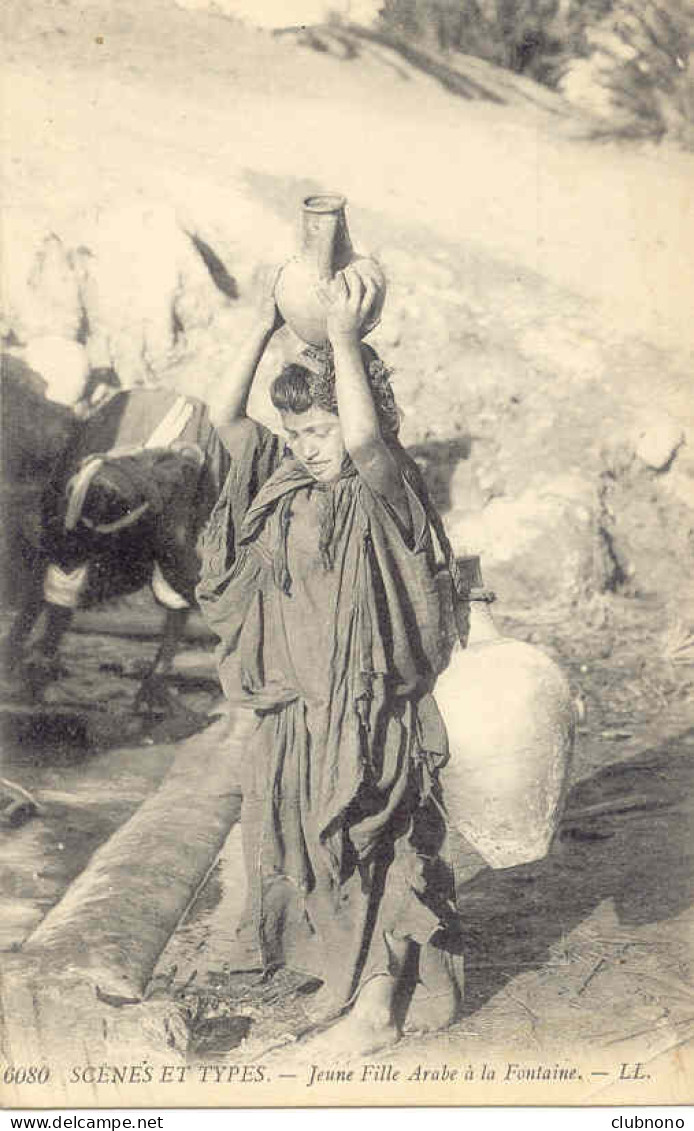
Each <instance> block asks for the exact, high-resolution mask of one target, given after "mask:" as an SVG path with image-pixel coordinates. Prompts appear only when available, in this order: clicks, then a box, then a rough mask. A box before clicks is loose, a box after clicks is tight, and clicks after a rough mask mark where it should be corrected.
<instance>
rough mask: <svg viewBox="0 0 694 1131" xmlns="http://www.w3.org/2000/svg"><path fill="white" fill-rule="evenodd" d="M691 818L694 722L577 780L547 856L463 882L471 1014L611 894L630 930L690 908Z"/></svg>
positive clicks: (693, 877)
mask: <svg viewBox="0 0 694 1131" xmlns="http://www.w3.org/2000/svg"><path fill="white" fill-rule="evenodd" d="M693 817H694V731H692V730H690V731H686V732H684V733H683V734H681V735H679V736H677V737H676V738H674V739H671V740H669V741H668V742H667V743H666V744H664V745H663V746H662V747H657V748H654V749H652V750H649V751H647V752H645V753H643V754H641V755H639V756H638V757H635V758H633V759H632V760H630V761H626V762H622V763H618V764H614V765H611V766H608V767H606V768H605V769H603V770H601V771H600V772H599V773H597V774H595V775H594V776H593V777H591V778H589V779H586V780H585V781H582V782H580V783H579V784H578V785H576V786H575V787H574V788H573V789H572V790H571V793H570V794H569V797H568V801H567V806H566V811H565V816H564V819H563V821H562V823H561V826H560V829H559V832H558V835H557V837H556V840H555V844H554V846H553V848H552V850H551V852H550V853H549V855H548V856H547V857H546V858H545V859H544V860H542V861H540V862H538V863H536V864H532V865H526V866H523V867H519V868H513V869H508V870H506V871H493V870H492V869H488V868H486V869H485V870H484V871H482V872H479V873H478V874H477V875H476V876H475V877H474V879H472V880H471V881H470V882H469V883H467V884H465V885H463V886H462V887H461V888H460V889H459V893H458V905H459V909H460V912H461V917H462V923H463V926H462V932H461V935H460V937H459V940H458V945H456V947H455V949H456V950H458V949H459V950H460V953H464V955H465V962H466V992H465V1013H466V1014H467V1015H469V1014H471V1013H474V1012H475V1011H476V1010H478V1009H479V1008H480V1007H481V1006H482V1005H484V1003H485V1002H487V1001H488V1000H489V999H490V998H492V997H494V995H495V994H497V993H498V992H499V991H500V990H501V989H502V988H503V987H504V986H505V985H506V984H507V983H508V982H510V981H512V980H513V979H514V978H515V977H517V976H518V975H519V974H521V973H523V972H524V971H527V970H528V969H538V968H539V967H541V966H543V965H544V964H545V963H546V962H547V961H548V958H549V957H550V952H551V951H552V950H553V949H554V948H556V947H557V946H558V945H559V944H560V943H561V940H562V939H563V938H565V937H566V936H568V935H569V934H570V932H571V931H572V930H573V928H575V927H577V926H578V925H579V924H580V923H582V922H584V921H585V920H586V919H587V918H588V917H589V916H590V915H591V913H592V912H593V911H594V910H595V909H596V908H597V907H598V906H599V905H600V904H601V903H603V902H604V901H606V900H612V901H613V904H614V909H615V913H616V916H617V920H618V923H619V925H620V927H623V928H625V929H626V930H628V929H630V928H631V929H635V928H638V927H641V926H644V925H647V924H651V923H657V922H662V921H666V920H670V919H673V918H675V917H676V916H678V915H679V914H681V913H682V912H683V911H685V910H686V909H687V908H688V907H689V906H690V905H691V904H692V902H694V868H693V867H692V845H694V838H693V837H692V831H693Z"/></svg>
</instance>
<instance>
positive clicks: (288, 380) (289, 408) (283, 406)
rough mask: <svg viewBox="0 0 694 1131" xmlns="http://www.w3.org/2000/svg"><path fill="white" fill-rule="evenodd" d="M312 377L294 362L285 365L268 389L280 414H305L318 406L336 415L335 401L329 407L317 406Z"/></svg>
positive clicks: (306, 370)
mask: <svg viewBox="0 0 694 1131" xmlns="http://www.w3.org/2000/svg"><path fill="white" fill-rule="evenodd" d="M312 377H313V374H312V373H311V372H310V371H309V370H308V369H306V368H305V367H304V366H303V365H298V364H297V363H296V362H293V363H292V364H291V365H285V367H284V369H283V370H282V372H281V373H280V375H279V377H276V378H275V380H274V381H273V382H272V385H271V387H270V399H271V401H272V403H273V405H274V406H275V408H276V409H279V411H280V412H307V411H308V409H309V408H311V407H312V406H313V405H318V407H319V408H325V409H327V411H328V412H334V413H335V414H337V401H336V400H334V401H331V403H330V404H329V405H324V404H319V402H318V398H317V396H316V395H315V393H314V392H313V391H312V389H311V378H312Z"/></svg>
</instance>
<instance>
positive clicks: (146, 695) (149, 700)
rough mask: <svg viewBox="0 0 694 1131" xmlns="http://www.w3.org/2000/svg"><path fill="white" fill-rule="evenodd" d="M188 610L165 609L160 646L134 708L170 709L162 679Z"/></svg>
mask: <svg viewBox="0 0 694 1131" xmlns="http://www.w3.org/2000/svg"><path fill="white" fill-rule="evenodd" d="M189 613H190V610H189V609H187V608H186V609H167V610H166V619H165V621H164V630H163V636H162V641H161V644H160V645H159V648H158V649H157V654H156V656H155V657H154V660H153V661H152V663H151V665H150V667H149V668H148V670H147V671H146V672H145V675H144V678H143V680H142V683H141V684H140V688H139V691H138V693H137V696H136V698H135V708H136V709H138V708H140V707H142V706H143V705H146V706H148V707H149V708H150V709H152V708H154V707H156V706H164V707H170V706H171V703H170V701H169V698H168V695H167V694H166V690H165V688H164V686H163V677H164V676H166V675H169V673H170V672H171V669H172V668H173V662H174V659H175V657H176V652H177V651H178V645H179V644H180V642H181V637H182V636H183V632H184V629H185V626H186V621H187V620H188V616H189Z"/></svg>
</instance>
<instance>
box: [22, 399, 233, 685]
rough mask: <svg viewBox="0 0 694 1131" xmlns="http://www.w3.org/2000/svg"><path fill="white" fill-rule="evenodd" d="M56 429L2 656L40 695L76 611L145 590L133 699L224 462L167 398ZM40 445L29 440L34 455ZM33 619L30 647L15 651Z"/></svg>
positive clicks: (171, 627) (167, 649) (190, 570)
mask: <svg viewBox="0 0 694 1131" xmlns="http://www.w3.org/2000/svg"><path fill="white" fill-rule="evenodd" d="M57 407H59V406H57ZM61 423H62V425H63V427H64V428H65V429H66V430H67V435H65V437H64V439H65V442H64V446H63V449H62V451H61V452H60V455H59V457H58V458H57V460H55V462H54V465H53V468H52V470H51V472H50V474H49V475H48V478H47V482H46V485H45V488H44V490H43V495H42V499H41V505H40V523H39V524H38V532H37V536H36V537H35V539H34V542H35V544H34V546H33V559H34V560H33V563H32V570H31V577H30V580H29V583H28V585H27V586H26V587H25V592H24V594H23V599H22V603H21V608H20V610H19V613H18V615H17V616H16V618H15V620H14V623H13V625H12V628H11V631H10V635H9V639H8V642H7V654H8V656H9V657H11V658H12V660H13V662H14V663H15V664H17V663H19V664H21V666H22V668H23V670H24V673H25V675H26V676H27V678H28V679H29V681H30V682H31V683H33V685H34V686H35V687H40V686H42V685H43V684H45V683H46V682H48V681H49V680H50V679H51V678H53V677H54V676H55V674H56V673H57V670H58V663H57V657H58V650H59V647H60V643H61V640H62V637H63V635H64V633H65V632H66V630H67V629H68V627H69V625H70V622H71V620H72V617H73V614H74V611H75V609H76V608H78V607H88V606H91V605H95V604H98V603H100V602H102V601H103V600H106V599H108V598H113V597H120V596H123V595H125V594H127V593H132V592H134V591H136V590H138V589H140V588H142V587H143V586H144V585H146V584H147V583H149V584H151V585H152V590H153V592H154V596H155V597H156V599H157V601H158V602H159V603H160V604H162V605H163V606H164V608H165V609H166V611H167V616H166V621H165V627H164V633H163V639H162V642H161V646H160V648H159V650H158V652H157V655H156V657H155V660H154V662H153V664H152V665H151V667H150V668H149V670H148V671H147V673H146V675H145V678H144V681H143V684H142V687H141V689H140V692H139V695H138V701H141V700H142V699H143V697H144V698H148V697H150V698H151V696H152V695H154V694H156V690H157V685H156V684H155V682H154V676H155V674H156V675H157V676H161V675H163V674H165V672H166V671H167V670H168V669H170V667H171V665H172V662H173V658H174V655H175V652H176V648H177V645H178V643H179V641H180V638H181V634H182V632H183V629H184V627H185V623H186V619H187V617H188V614H189V611H190V608H191V606H192V604H193V601H194V590H195V584H196V581H197V577H198V554H197V542H198V539H199V537H200V535H201V533H202V530H203V527H204V526H205V524H206V521H207V518H208V516H209V514H210V511H211V509H212V506H213V505H214V502H215V500H216V498H217V495H218V494H219V491H220V488H221V485H222V483H223V481H224V478H225V476H226V473H227V471H228V467H229V455H228V452H227V450H226V448H225V446H224V444H223V443H222V441H221V439H220V436H219V435H218V433H217V431H216V429H215V428H214V427H213V425H212V423H211V421H210V419H209V414H208V410H207V408H206V406H205V405H204V404H203V403H202V402H201V401H199V400H197V399H196V398H193V397H184V396H179V395H178V394H177V393H176V392H174V391H172V390H168V389H131V390H122V391H119V392H117V393H116V394H115V395H114V396H113V397H112V398H111V399H110V400H109V401H108V402H107V403H106V404H105V405H103V406H102V407H101V408H99V409H97V410H96V411H95V412H94V413H93V414H92V415H91V416H89V417H88V418H87V419H85V420H76V421H75V420H73V421H70V422H69V425H68V422H67V421H64V422H61ZM15 446H16V445H15ZM41 446H42V439H41V437H40V436H37V435H36V434H35V435H34V443H33V448H34V451H35V452H36V451H37V449H41ZM35 458H37V459H38V458H41V457H40V456H39V455H38V454H37V456H36V457H35ZM42 614H43V618H42V619H43V625H42V631H41V633H40V636H39V639H38V640H37V641H36V642H35V643H31V645H30V647H28V648H27V645H28V644H29V642H30V637H31V635H32V633H33V630H34V628H35V626H36V624H37V622H38V621H39V618H40V617H41V615H42Z"/></svg>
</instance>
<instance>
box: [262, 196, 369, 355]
mask: <svg viewBox="0 0 694 1131" xmlns="http://www.w3.org/2000/svg"><path fill="white" fill-rule="evenodd" d="M346 204H347V201H346V199H345V197H344V196H338V195H337V194H334V193H324V194H321V195H317V196H308V197H306V199H305V200H304V204H303V211H302V217H301V241H300V250H299V253H298V254H297V255H295V256H294V257H293V258H292V259H290V260H288V261H287V263H285V264H284V266H283V267H282V270H281V272H280V275H279V278H278V280H277V284H276V287H275V297H276V300H277V306H278V307H279V310H280V313H281V314H282V317H283V318H284V320H285V322H286V323H287V325H288V326H289V327H290V329H292V330H293V331H294V333H295V334H296V335H297V336H298V337H299V338H301V339H302V341H304V342H307V343H308V344H309V345H314V346H321V345H324V344H325V343H326V342H327V340H328V334H327V327H326V316H325V309H324V307H323V304H322V302H321V300H320V297H319V296H318V294H317V293H316V289H317V287H319V286H320V285H324V284H325V283H328V282H330V280H331V279H332V278H333V277H334V276H335V275H336V274H337V273H338V271H343V270H344V269H345V267H351V268H352V269H353V270H355V271H357V272H358V273H359V274H360V275H361V276H362V278H363V279H364V280H366V279H369V280H371V281H372V282H373V283H375V285H376V293H375V295H374V299H373V302H372V303H371V306H370V308H369V309H368V310H367V311H365V314H364V321H363V323H362V327H361V336H362V337H364V335H365V334H368V333H369V331H370V330H373V328H374V326H375V325H376V324H377V322H378V320H379V318H380V315H381V311H382V309H383V303H384V301H385V297H386V281H385V276H384V274H383V271H382V269H381V267H380V266H379V265H378V263H376V261H375V260H374V259H371V258H369V257H368V256H363V255H359V254H358V253H357V252H355V250H354V248H353V247H352V241H351V239H350V237H349V231H348V228H347V219H346V216H345V207H346Z"/></svg>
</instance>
